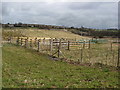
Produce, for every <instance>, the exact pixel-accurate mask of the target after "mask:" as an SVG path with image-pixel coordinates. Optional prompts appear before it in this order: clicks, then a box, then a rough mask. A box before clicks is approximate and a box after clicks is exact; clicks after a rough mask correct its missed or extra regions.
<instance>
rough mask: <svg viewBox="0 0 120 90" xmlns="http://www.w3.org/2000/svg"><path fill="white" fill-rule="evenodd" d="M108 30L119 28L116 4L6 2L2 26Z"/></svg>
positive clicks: (4, 3)
mask: <svg viewBox="0 0 120 90" xmlns="http://www.w3.org/2000/svg"><path fill="white" fill-rule="evenodd" d="M17 22H22V23H33V24H49V25H62V26H63V25H64V26H74V27H81V26H84V27H90V28H99V29H103V28H104V29H106V28H111V27H117V26H118V3H117V2H101V3H100V2H3V3H2V23H17Z"/></svg>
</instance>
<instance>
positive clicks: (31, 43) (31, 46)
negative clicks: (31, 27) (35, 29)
mask: <svg viewBox="0 0 120 90" xmlns="http://www.w3.org/2000/svg"><path fill="white" fill-rule="evenodd" d="M30 47H32V39H30Z"/></svg>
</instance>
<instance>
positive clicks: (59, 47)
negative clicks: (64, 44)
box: [58, 39, 61, 57]
mask: <svg viewBox="0 0 120 90" xmlns="http://www.w3.org/2000/svg"><path fill="white" fill-rule="evenodd" d="M60 49H61V39H60V41H59V46H58V57H60Z"/></svg>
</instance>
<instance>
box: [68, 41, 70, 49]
mask: <svg viewBox="0 0 120 90" xmlns="http://www.w3.org/2000/svg"><path fill="white" fill-rule="evenodd" d="M68 50H70V41H68Z"/></svg>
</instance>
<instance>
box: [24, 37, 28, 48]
mask: <svg viewBox="0 0 120 90" xmlns="http://www.w3.org/2000/svg"><path fill="white" fill-rule="evenodd" d="M27 47H28V39H25V48H27Z"/></svg>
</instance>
